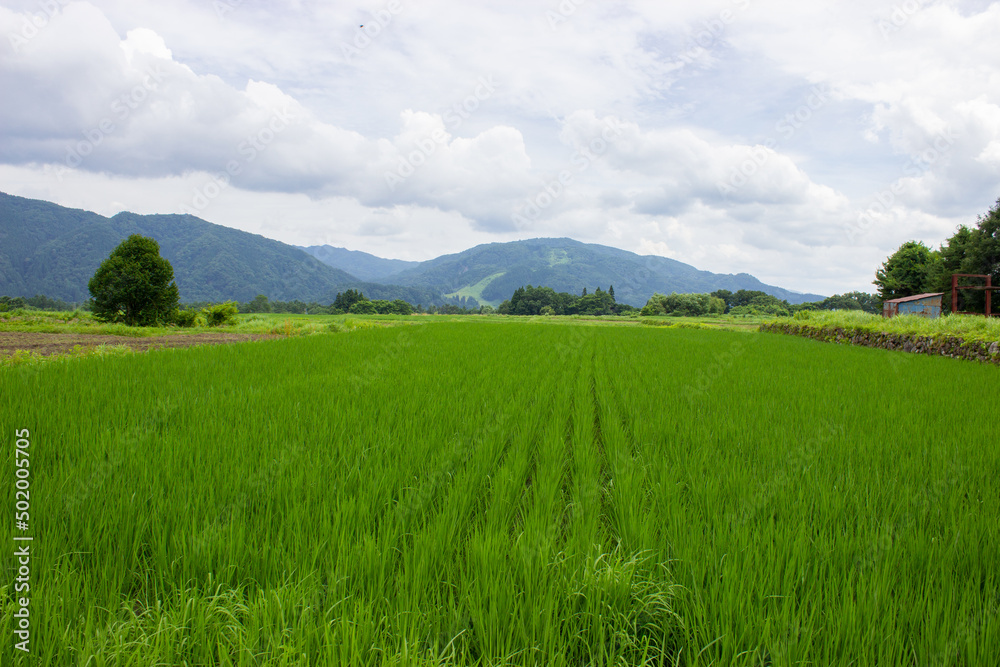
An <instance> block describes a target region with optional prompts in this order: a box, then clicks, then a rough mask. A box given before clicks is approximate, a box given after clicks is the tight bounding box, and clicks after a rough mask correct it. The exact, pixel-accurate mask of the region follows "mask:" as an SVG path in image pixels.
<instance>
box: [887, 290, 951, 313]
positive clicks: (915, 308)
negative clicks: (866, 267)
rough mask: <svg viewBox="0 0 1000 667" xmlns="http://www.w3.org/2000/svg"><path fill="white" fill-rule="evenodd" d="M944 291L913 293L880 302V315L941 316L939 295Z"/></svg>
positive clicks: (942, 294)
mask: <svg viewBox="0 0 1000 667" xmlns="http://www.w3.org/2000/svg"><path fill="white" fill-rule="evenodd" d="M942 296H944V292H929V293H927V294H914V295H913V296H904V297H902V298H901V299H889V300H888V301H885V302H883V303H882V317H893V316H894V315H920V316H921V317H927V318H931V319H933V318H935V317H941V297H942Z"/></svg>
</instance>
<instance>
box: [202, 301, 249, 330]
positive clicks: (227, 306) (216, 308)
mask: <svg viewBox="0 0 1000 667" xmlns="http://www.w3.org/2000/svg"><path fill="white" fill-rule="evenodd" d="M238 312H240V309H239V304H237V303H236V302H235V301H226V302H225V303H216V304H213V305H211V306H206V307H205V308H204V309H202V311H201V314H202V315H204V316H205V322H206V323H207V324H208V326H210V327H221V326H223V325H226V324H235V323H236V314H237V313H238Z"/></svg>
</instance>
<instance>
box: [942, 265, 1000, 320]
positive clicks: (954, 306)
mask: <svg viewBox="0 0 1000 667" xmlns="http://www.w3.org/2000/svg"><path fill="white" fill-rule="evenodd" d="M959 278H985V279H986V285H985V286H982V285H959V284H958V279H959ZM960 289H977V290H983V291H985V292H986V317H990V316H992V314H993V313H992V307H991V306H992V303H991V301H992V299H991V297H992V295H993V291H994V290H998V289H1000V286H997V287H994V286H993V276H992V275H989V274H981V273H953V274H951V314H952V315H978V314H979V313H960V312H959V311H958V290H960Z"/></svg>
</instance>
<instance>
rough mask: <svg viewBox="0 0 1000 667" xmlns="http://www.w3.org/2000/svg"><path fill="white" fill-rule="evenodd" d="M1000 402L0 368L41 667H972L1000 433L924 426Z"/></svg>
mask: <svg viewBox="0 0 1000 667" xmlns="http://www.w3.org/2000/svg"><path fill="white" fill-rule="evenodd" d="M904 360H905V361H904ZM998 381H1000V369H997V368H993V367H989V366H978V365H972V364H959V363H955V362H953V361H951V360H948V359H940V358H928V357H916V356H912V357H910V356H907V357H904V356H903V355H898V354H892V353H888V352H884V351H881V350H869V349H860V348H849V347H842V346H819V345H815V344H813V343H812V342H810V341H806V340H800V339H795V338H778V337H775V336H762V335H757V334H753V333H749V334H748V333H738V332H729V331H704V330H688V329H674V328H671V329H662V330H661V329H654V328H648V327H591V326H574V327H570V326H545V325H540V324H538V323H527V322H514V321H506V322H503V323H502V324H501V325H496V324H495V323H493V322H491V323H490V324H486V323H485V322H483V321H482V320H480V321H478V322H476V321H464V322H454V323H447V322H445V323H440V324H435V325H429V326H415V327H395V328H382V327H379V328H373V329H366V330H362V331H357V332H355V333H354V334H352V335H350V336H299V337H291V338H287V339H282V340H275V341H268V342H262V343H258V344H253V345H246V346H219V347H202V348H193V349H189V350H184V351H180V350H159V351H154V352H151V353H149V354H145V355H133V356H129V357H121V358H105V359H97V358H89V359H76V360H61V361H57V362H55V363H51V364H46V365H43V366H39V367H37V368H8V369H0V431H2V432H3V433H8V434H11V433H13V432H14V429H29V430H30V431H31V449H30V456H31V467H30V471H31V478H30V479H31V522H32V523H31V530H30V534H32V535H33V536H34V537H35V541H34V542H33V543H32V559H31V603H30V609H31V624H32V625H31V627H32V632H33V635H32V637H33V639H32V641H33V642H34V643H33V644H32V647H33V656H32V658H33V662H32V664H37V665H42V666H49V665H52V666H55V665H58V666H59V667H63V666H66V665H80V666H82V665H90V666H94V665H149V664H171V665H173V664H188V665H227V666H228V665H240V666H243V665H245V666H248V667H249V666H251V665H253V666H264V665H267V666H272V665H274V666H277V665H283V666H291V665H295V666H303V667H304V666H307V665H308V666H309V667H316V666H326V665H338V666H339V665H373V666H374V665H446V664H447V665H535V664H545V665H556V666H559V665H582V664H593V665H601V664H604V665H611V664H616V665H642V664H645V665H661V664H677V665H748V666H749V665H755V666H756V665H767V664H773V665H792V664H825V665H833V664H849V663H852V662H853V663H854V664H859V665H860V664H872V665H874V664H880V665H882V664H885V665H896V664H919V665H925V664H927V665H935V664H941V665H944V664H947V665H959V666H965V665H968V666H972V665H982V664H991V663H992V662H993V661H994V659H995V656H996V646H998V645H1000V618H998V616H997V605H998V600H1000V578H998V574H997V570H996V557H997V550H996V545H997V544H998V542H1000V526H998V524H997V522H996V517H997V516H998V515H1000V470H998V468H997V461H996V456H995V451H994V448H992V447H991V446H990V444H991V443H993V442H994V441H995V434H994V433H993V430H992V429H993V425H992V424H991V423H990V421H989V420H985V419H965V420H957V421H956V420H951V419H943V418H941V416H940V415H942V414H950V413H951V412H953V411H954V412H960V411H962V410H965V409H967V408H968V406H969V405H970V401H979V400H981V399H982V397H983V396H987V395H990V393H991V392H993V391H994V390H995V388H996V386H997V383H998ZM928 406H932V408H933V409H928ZM8 449H9V450H10V449H13V447H9V448H8ZM11 458H12V457H11ZM14 470H15V468H14V465H13V462H12V461H8V465H5V466H3V467H2V469H0V483H2V484H3V488H5V489H7V490H8V491H7V495H8V497H7V507H11V508H12V507H13V505H14V497H13V494H14V484H13V480H14ZM4 526H6V527H5V528H2V529H0V540H3V541H5V542H6V543H7V544H13V542H12V541H11V531H12V529H13V524H12V522H11V521H8V522H5V523H4ZM10 553H12V550H11V551H8V555H7V556H6V557H5V559H7V560H5V562H6V563H7V567H6V571H7V572H8V575H9V576H8V577H7V580H6V581H3V582H0V610H2V616H0V635H3V636H5V637H7V638H8V639H7V641H5V642H4V643H3V646H2V647H0V662H2V663H3V664H15V663H14V662H13V659H14V656H13V648H12V645H13V642H12V641H11V639H10V638H12V637H13V628H14V622H15V619H14V616H13V614H14V611H15V610H16V609H17V608H18V607H17V602H16V601H15V594H14V592H13V588H12V584H11V583H9V582H12V580H13V575H11V574H9V573H11V572H13V566H12V565H11V563H12V561H11V560H9V559H10Z"/></svg>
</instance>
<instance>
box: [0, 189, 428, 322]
mask: <svg viewBox="0 0 1000 667" xmlns="http://www.w3.org/2000/svg"><path fill="white" fill-rule="evenodd" d="M130 234H142V235H143V236H149V237H152V238H154V239H156V241H157V242H158V243H159V244H160V254H161V255H162V256H163V257H165V258H166V259H167V260H168V261H170V263H171V265H173V267H174V276H175V280H176V281H177V287H178V288H179V289H180V294H181V300H182V301H186V302H191V301H226V300H231V299H232V300H236V301H241V302H246V301H250V300H251V299H253V298H254V297H255V296H256V295H258V294H266V295H267V296H268V297H270V298H271V299H273V300H280V301H291V300H295V299H298V300H300V301H306V302H309V301H317V302H319V303H323V304H327V303H331V302H333V300H334V299H335V298H336V295H337V292H342V291H345V290H347V289H352V288H353V289H360V290H362V291H363V292H364V293H365V294H366V295H368V296H369V297H370V298H373V299H397V298H398V299H404V300H406V301H410V302H412V303H424V304H432V303H434V304H440V303H443V302H444V300H443V299H442V297H441V295H440V292H435V291H433V290H427V289H423V288H420V287H400V286H392V285H383V284H376V283H368V282H365V281H362V280H359V279H358V278H357V277H355V276H353V275H351V274H349V273H347V272H345V271H341V270H339V269H335V268H333V267H331V266H329V265H327V264H324V263H323V262H320V261H319V260H317V259H316V258H314V257H312V256H310V255H309V254H307V253H305V252H303V251H302V250H300V249H298V248H295V247H294V246H290V245H287V244H284V243H281V242H280V241H275V240H273V239H269V238H266V237H263V236H260V235H258V234H251V233H249V232H243V231H240V230H236V229H231V228H229V227H224V226H222V225H216V224H213V223H210V222H206V221H205V220H202V219H200V218H196V217H194V216H190V215H137V214H135V213H127V212H124V213H119V214H117V215H115V216H113V217H111V218H106V217H104V216H101V215H98V214H96V213H91V212H88V211H82V210H78V209H69V208H65V207H62V206H59V205H57V204H52V203H50V202H45V201H40V200H34V199H25V198H23V197H16V196H13V195H8V194H4V193H0V294H5V295H7V296H25V297H29V296H34V295H35V294H45V295H46V296H49V297H52V298H55V299H62V300H64V301H70V302H82V301H86V300H87V299H88V298H89V297H90V294H89V292H88V290H87V283H88V281H89V280H90V278H91V276H93V275H94V272H95V271H96V270H97V267H98V266H99V265H100V263H101V262H102V261H104V259H105V258H107V256H108V255H109V254H110V253H111V251H112V250H113V249H114V248H115V246H116V245H118V243H120V242H121V241H122V240H123V239H125V238H127V237H128V236H129V235H130Z"/></svg>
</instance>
